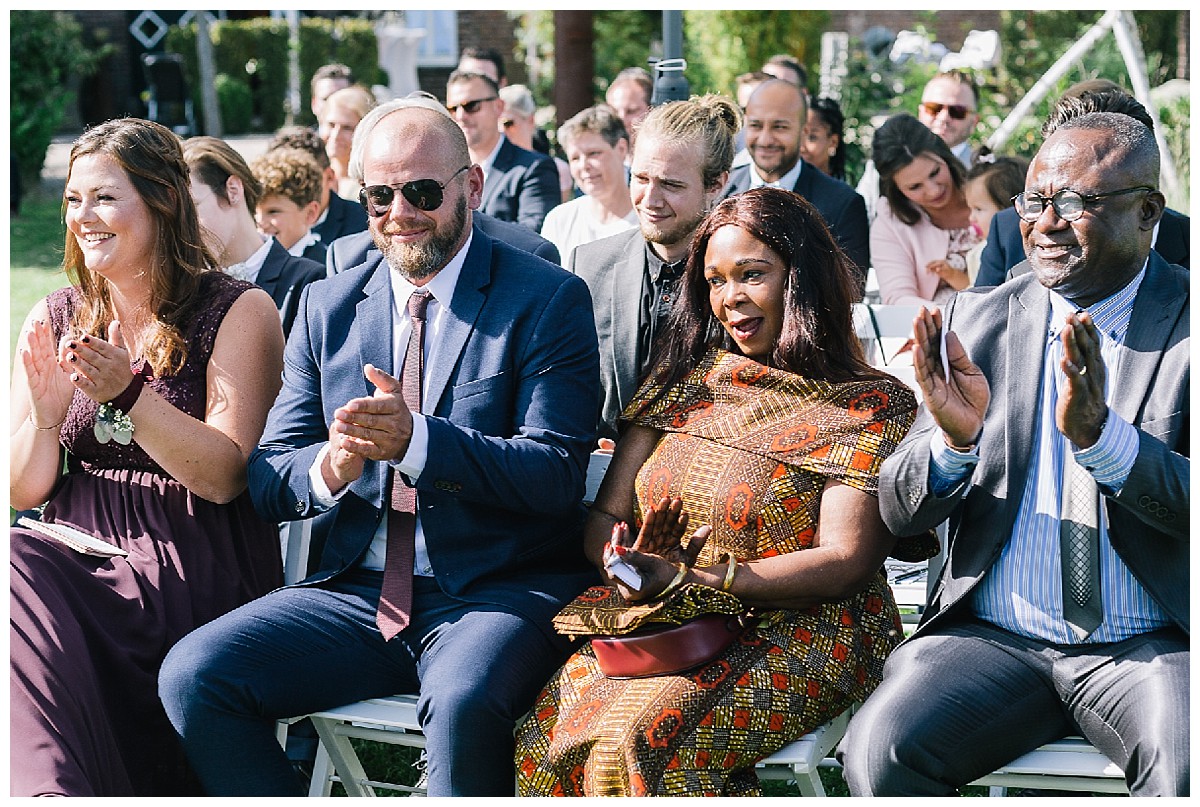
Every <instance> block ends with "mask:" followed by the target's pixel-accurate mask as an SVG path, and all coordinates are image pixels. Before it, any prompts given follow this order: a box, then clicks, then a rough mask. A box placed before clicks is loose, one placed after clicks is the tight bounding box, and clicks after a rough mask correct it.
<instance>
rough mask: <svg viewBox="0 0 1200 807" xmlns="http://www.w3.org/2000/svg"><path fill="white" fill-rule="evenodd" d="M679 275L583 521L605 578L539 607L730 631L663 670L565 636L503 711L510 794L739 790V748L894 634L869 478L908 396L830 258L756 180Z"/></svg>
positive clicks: (792, 211)
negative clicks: (520, 697) (509, 735)
mask: <svg viewBox="0 0 1200 807" xmlns="http://www.w3.org/2000/svg"><path fill="white" fill-rule="evenodd" d="M681 282H682V284H683V285H682V287H681V289H680V296H679V302H678V304H677V306H676V308H675V310H674V311H673V312H672V318H673V319H672V326H673V327H671V328H669V329H668V331H667V333H668V336H667V337H666V338H665V339H664V341H663V342H662V343H660V344H659V345H658V346H657V353H656V358H655V362H654V364H653V366H654V367H655V368H657V369H656V370H655V371H654V372H652V373H651V375H650V377H649V378H648V379H647V380H646V382H645V383H644V384H643V386H642V388H641V389H640V390H639V391H638V393H637V395H636V396H635V398H634V400H633V401H632V402H631V403H630V404H629V406H628V407H627V408H626V410H625V413H624V415H623V416H622V420H623V425H624V431H623V432H622V435H621V439H620V440H619V441H618V443H617V448H616V452H615V454H614V456H613V459H612V464H611V467H610V468H609V470H608V474H607V476H606V477H605V479H604V482H603V484H602V485H601V488H600V491H599V494H598V495H597V498H596V502H595V504H594V506H593V507H592V510H591V513H590V515H589V518H588V522H587V527H586V530H587V532H586V547H587V552H588V555H589V557H590V558H591V559H592V561H593V562H594V563H595V564H596V565H597V566H598V567H599V568H600V570H601V573H602V575H603V576H604V579H605V581H606V582H608V583H609V585H608V586H599V587H595V588H592V589H589V590H588V591H587V592H585V593H584V594H583V595H581V596H580V597H579V598H577V599H576V600H575V601H574V602H573V603H572V604H571V605H569V606H568V607H567V608H566V609H564V610H563V611H562V612H561V613H560V614H559V615H558V617H556V620H555V624H556V626H557V628H558V629H559V630H560V631H562V632H564V633H575V634H577V635H583V636H586V635H588V634H593V635H605V634H607V635H613V634H625V633H629V632H632V631H634V630H636V629H637V628H639V627H645V626H661V625H664V624H666V625H670V624H680V623H681V622H684V621H686V620H688V619H689V618H690V617H693V616H696V615H698V614H712V613H717V614H728V615H738V616H743V617H746V620H745V623H746V625H747V626H748V627H747V628H746V629H744V630H743V631H742V632H741V633H740V635H739V636H738V638H737V639H736V640H735V641H733V643H732V644H731V645H729V646H728V647H727V648H726V649H725V650H724V651H723V652H722V653H721V654H720V655H719V656H717V657H716V658H714V659H712V660H710V661H707V662H702V663H700V664H699V666H696V667H694V668H692V669H688V670H685V671H684V672H682V673H678V674H674V675H667V674H661V675H654V676H650V677H635V678H616V677H609V676H606V675H605V674H604V672H603V671H602V670H601V668H600V666H599V664H598V663H597V659H596V653H595V651H594V649H593V645H592V644H591V643H588V644H585V645H584V646H583V647H582V648H581V649H580V650H578V651H577V652H576V653H575V654H574V655H573V656H572V657H571V658H570V659H569V660H568V661H567V663H566V664H565V665H564V666H563V667H562V669H560V670H559V671H558V672H557V673H556V674H555V676H554V677H553V678H552V679H551V680H550V682H549V683H548V684H547V685H546V687H545V688H544V690H543V691H542V693H541V694H540V695H539V697H538V700H537V702H536V704H535V705H534V707H533V709H532V710H531V711H530V714H529V717H528V718H527V719H526V721H525V722H524V723H523V724H522V725H521V727H520V728H519V729H518V733H517V754H516V766H517V775H518V786H519V790H520V792H521V794H522V795H633V796H643V795H683V794H709V795H747V794H751V793H755V792H757V778H756V777H755V774H754V763H755V762H756V761H758V760H759V759H762V758H764V757H766V756H769V755H770V754H772V753H774V752H775V751H777V750H779V749H780V748H782V747H783V746H785V745H787V744H788V743H790V742H792V741H794V740H795V739H797V738H799V737H800V736H802V735H803V734H805V733H806V732H808V731H811V730H812V729H813V728H815V727H817V726H819V725H820V724H822V723H824V722H826V721H828V720H830V719H831V718H833V717H834V716H836V715H837V714H839V713H841V712H842V711H844V710H846V709H847V708H849V707H850V705H851V704H852V703H854V702H855V701H860V700H862V699H863V698H865V697H866V696H867V695H868V694H869V693H870V692H871V691H872V689H874V687H875V686H876V684H877V683H878V682H879V680H880V676H881V672H882V668H883V662H884V659H885V657H886V656H887V654H888V653H889V652H890V651H891V649H892V648H893V647H894V646H895V645H896V643H897V642H899V640H900V639H901V638H902V634H901V631H900V622H899V616H898V613H897V611H896V606H895V601H894V600H893V599H892V595H891V592H890V590H889V589H888V586H887V581H886V579H885V578H884V576H883V574H882V572H881V569H882V566H883V561H884V558H886V557H887V556H888V554H889V553H897V554H901V553H898V552H897V549H898V546H897V544H898V541H897V539H896V538H895V536H893V535H892V534H891V533H889V532H888V530H887V528H886V527H885V526H884V524H883V522H882V520H881V518H880V515H879V508H878V505H877V503H876V492H877V486H878V474H879V467H880V465H881V464H882V462H883V460H884V458H886V457H887V456H888V455H889V454H890V453H891V452H892V450H893V449H894V448H895V446H896V444H897V443H898V442H899V441H900V439H901V438H902V437H904V435H905V433H906V432H907V431H908V429H909V426H910V425H911V424H912V421H913V418H914V415H915V410H916V403H915V400H914V397H913V394H912V393H911V391H910V390H909V389H908V388H907V387H905V386H904V385H903V384H901V383H899V382H897V381H895V380H894V379H892V378H891V377H890V376H887V375H883V374H881V373H879V372H878V371H876V370H874V369H872V368H871V367H870V366H869V365H868V364H867V363H866V362H865V361H864V360H863V357H862V351H861V349H860V346H859V344H858V342H857V340H856V338H855V335H854V329H853V327H852V313H851V309H852V303H853V302H854V289H855V283H854V280H853V269H852V267H851V266H850V264H849V261H848V260H847V259H846V257H845V256H844V255H843V253H842V252H841V250H840V249H838V247H837V246H836V245H835V242H834V241H833V239H832V237H831V236H830V234H829V231H828V230H827V229H826V227H825V225H824V223H823V221H822V219H821V217H820V215H819V214H818V213H817V212H816V210H815V209H814V208H813V207H812V206H811V205H809V203H808V202H806V201H805V200H804V199H803V198H801V197H800V196H797V195H796V194H793V193H790V192H788V191H783V190H778V189H774V188H759V189H755V190H751V191H747V192H746V193H743V194H740V195H738V196H733V197H731V198H729V199H726V200H725V201H723V202H721V204H720V205H718V206H717V207H716V209H715V210H714V211H713V212H712V213H711V214H710V215H709V217H708V218H707V220H706V221H705V222H704V223H703V224H702V225H701V227H700V229H699V230H698V231H697V233H696V235H695V236H694V238H693V241H692V249H691V252H690V254H689V256H688V262H687V268H686V270H685V275H684V278H683V279H682V281H681ZM689 523H690V524H691V525H695V526H697V527H698V528H696V529H694V531H693V532H691V535H690V536H687V532H688V524H689ZM627 525H637V526H636V528H635V526H627ZM685 536H686V537H685ZM635 539H636V540H635ZM905 542H912V539H903V541H901V542H899V543H905ZM614 547H619V548H616V549H614ZM907 548H908V549H909V550H910V551H911V550H912V547H907ZM918 548H919V549H920V550H923V553H924V554H929V549H930V548H929V547H926V546H923V545H921V546H919V547H918ZM614 552H615V553H617V554H618V555H619V556H620V557H621V558H622V559H623V560H625V561H626V563H628V564H629V565H631V566H633V567H634V568H635V569H636V570H637V571H638V572H639V573H640V576H641V578H642V583H641V586H640V588H639V589H638V590H636V591H635V590H633V589H631V588H629V587H628V586H627V585H625V584H623V583H621V582H619V581H618V580H617V579H615V578H614V577H612V576H610V575H609V574H608V573H607V572H606V571H605V570H606V561H607V560H608V559H609V557H610V556H611V555H612V554H613V553H614Z"/></svg>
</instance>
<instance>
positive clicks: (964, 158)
mask: <svg viewBox="0 0 1200 807" xmlns="http://www.w3.org/2000/svg"><path fill="white" fill-rule="evenodd" d="M978 107H979V88H977V87H976V86H975V82H974V80H973V79H972V78H971V75H970V74H969V73H967V72H965V71H962V70H947V71H944V72H941V73H938V74H937V75H935V76H934V77H933V78H931V79H929V81H928V82H926V83H925V87H924V89H922V90H921V103H920V104H918V105H917V120H919V121H921V123H922V124H924V125H925V128H927V129H929V131H931V132H933V133H934V134H935V135H937V136H938V137H940V138H941V139H942V140H943V141H944V142H945V144H946V146H947V147H948V148H949V149H950V153H951V154H953V155H954V157H955V158H956V159H957V160H958V162H959V165H961V166H962V167H963V168H964V169H966V168H968V167H970V165H971V148H972V146H971V142H970V139H971V135H972V134H974V132H975V127H976V126H978V125H979V112H978ZM857 190H858V192H859V194H861V195H862V197H863V198H864V199H866V200H867V214H868V215H869V216H870V217H871V220H872V221H874V220H875V215H876V212H877V211H876V202H877V201H878V200H879V196H880V194H881V193H882V192H883V190H882V188H880V185H879V172H878V171H877V170H876V166H875V162H874V161H873V160H868V161H867V164H866V166H864V168H863V176H862V179H860V180H859V182H858V188H857Z"/></svg>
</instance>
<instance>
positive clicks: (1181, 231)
mask: <svg viewBox="0 0 1200 807" xmlns="http://www.w3.org/2000/svg"><path fill="white" fill-rule="evenodd" d="M1020 225H1021V219H1020V218H1019V217H1018V216H1017V211H1016V210H1015V209H1014V208H1012V207H1006V208H1004V209H1003V210H1001V211H1000V212H998V213H997V214H996V215H995V216H993V217H992V226H991V228H990V229H989V230H988V240H987V244H986V245H985V246H984V248H983V253H982V254H981V255H980V256H979V275H978V276H977V277H976V278H975V285H976V286H999V285H1000V284H1001V283H1003V282H1004V281H1005V280H1007V279H1008V278H1009V277H1011V275H1010V274H1009V270H1011V269H1012V268H1013V267H1015V266H1016V265H1017V264H1019V263H1021V261H1023V260H1025V244H1024V242H1023V241H1022V240H1021V226H1020ZM1190 225H1191V219H1189V218H1188V217H1187V216H1185V215H1183V214H1182V213H1177V212H1175V211H1174V210H1172V209H1171V208H1167V209H1166V210H1164V211H1163V215H1162V219H1161V220H1160V221H1159V223H1158V237H1157V238H1156V239H1155V241H1154V251H1155V252H1157V253H1158V254H1159V255H1161V256H1162V257H1163V259H1164V260H1166V262H1167V263H1174V264H1178V265H1179V266H1182V267H1184V268H1185V269H1189V268H1191V267H1190V260H1191V255H1190V251H1191V250H1190V233H1189V229H1188V228H1189V227H1190Z"/></svg>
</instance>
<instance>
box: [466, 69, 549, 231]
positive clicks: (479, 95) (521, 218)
mask: <svg viewBox="0 0 1200 807" xmlns="http://www.w3.org/2000/svg"><path fill="white" fill-rule="evenodd" d="M446 108H447V109H449V110H450V114H451V115H452V116H453V117H454V120H455V121H456V122H457V123H458V125H459V128H461V129H462V130H463V134H464V135H466V138H467V147H468V148H469V149H470V157H471V162H472V163H474V164H475V165H478V166H479V167H480V168H482V169H483V176H484V185H483V202H482V204H481V205H480V207H479V209H480V210H482V211H483V212H484V213H487V214H488V215H489V216H495V217H496V218H498V219H501V220H503V221H512V222H516V223H517V224H522V225H524V226H526V227H528V228H529V229H531V230H533V231H534V232H535V233H536V232H540V231H541V229H542V222H543V221H545V219H546V214H547V213H549V212H550V209H551V208H553V207H554V206H555V205H557V204H558V203H559V202H560V201H562V191H561V190H560V189H559V183H558V169H557V168H556V167H555V165H554V161H553V160H552V159H551V158H550V157H548V156H546V155H545V154H539V153H537V152H533V151H530V150H528V149H523V148H521V147H520V146H518V145H517V144H515V143H513V142H512V141H511V140H509V139H508V138H507V137H506V136H505V135H504V134H503V133H501V131H500V116H501V114H503V112H504V102H503V101H501V100H500V88H499V87H497V86H496V82H494V81H492V80H491V78H489V77H488V76H485V75H482V74H480V73H463V72H460V71H458V70H456V71H454V72H453V73H451V74H450V78H449V80H448V81H447V83H446Z"/></svg>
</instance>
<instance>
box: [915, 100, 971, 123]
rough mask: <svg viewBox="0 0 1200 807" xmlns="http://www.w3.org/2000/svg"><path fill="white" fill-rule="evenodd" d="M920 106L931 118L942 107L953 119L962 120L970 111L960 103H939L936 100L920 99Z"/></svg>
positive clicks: (934, 116) (936, 114)
mask: <svg viewBox="0 0 1200 807" xmlns="http://www.w3.org/2000/svg"><path fill="white" fill-rule="evenodd" d="M921 106H922V107H923V108H924V109H925V113H926V114H927V115H929V117H931V118H936V117H937V116H938V114H939V113H940V112H941V111H942V110H943V109H944V110H946V111H947V112H948V113H950V117H952V118H954V119H955V120H962V119H963V118H965V117H966V116H967V113H969V112H971V110H970V109H967V108H966V107H965V106H963V105H962V104H939V103H937V102H936V101H922V102H921Z"/></svg>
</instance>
